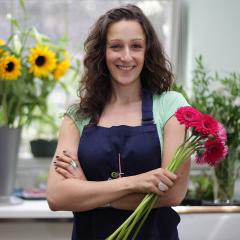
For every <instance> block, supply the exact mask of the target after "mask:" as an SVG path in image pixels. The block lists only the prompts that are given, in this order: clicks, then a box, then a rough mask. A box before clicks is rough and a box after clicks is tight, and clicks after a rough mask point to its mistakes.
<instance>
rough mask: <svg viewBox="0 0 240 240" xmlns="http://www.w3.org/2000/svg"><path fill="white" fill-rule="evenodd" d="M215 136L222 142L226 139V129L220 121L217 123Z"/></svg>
mask: <svg viewBox="0 0 240 240" xmlns="http://www.w3.org/2000/svg"><path fill="white" fill-rule="evenodd" d="M217 137H218V138H219V139H220V140H221V141H222V142H224V143H225V142H226V141H227V131H226V129H225V127H224V125H223V124H222V123H220V122H219V123H218V132H217Z"/></svg>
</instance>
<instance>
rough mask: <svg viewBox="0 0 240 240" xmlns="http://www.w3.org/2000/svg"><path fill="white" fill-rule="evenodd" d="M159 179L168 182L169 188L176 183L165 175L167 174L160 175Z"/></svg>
mask: <svg viewBox="0 0 240 240" xmlns="http://www.w3.org/2000/svg"><path fill="white" fill-rule="evenodd" d="M159 180H160V181H161V182H163V183H164V184H166V185H167V186H168V187H169V188H171V187H173V185H174V182H173V181H172V180H171V179H170V178H168V177H167V176H165V175H161V176H160V177H159Z"/></svg>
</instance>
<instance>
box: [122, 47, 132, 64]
mask: <svg viewBox="0 0 240 240" xmlns="http://www.w3.org/2000/svg"><path fill="white" fill-rule="evenodd" d="M121 60H122V61H125V62H128V61H131V60H132V54H131V49H130V48H129V47H124V48H123V50H122V53H121Z"/></svg>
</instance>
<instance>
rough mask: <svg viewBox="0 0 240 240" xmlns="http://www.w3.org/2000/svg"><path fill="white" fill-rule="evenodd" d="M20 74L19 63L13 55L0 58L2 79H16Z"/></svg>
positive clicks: (0, 76) (0, 75)
mask: <svg viewBox="0 0 240 240" xmlns="http://www.w3.org/2000/svg"><path fill="white" fill-rule="evenodd" d="M20 75H21V63H20V60H19V59H18V58H16V57H15V56H5V57H2V58H0V78H1V79H3V80H17V78H18V77H19V76H20Z"/></svg>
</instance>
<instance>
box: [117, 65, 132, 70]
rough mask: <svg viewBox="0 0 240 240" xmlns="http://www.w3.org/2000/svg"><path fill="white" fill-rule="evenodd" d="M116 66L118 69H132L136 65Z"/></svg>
mask: <svg viewBox="0 0 240 240" xmlns="http://www.w3.org/2000/svg"><path fill="white" fill-rule="evenodd" d="M116 67H117V68H118V69H120V70H123V71H131V70H133V69H134V68H135V67H136V66H123V65H116Z"/></svg>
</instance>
